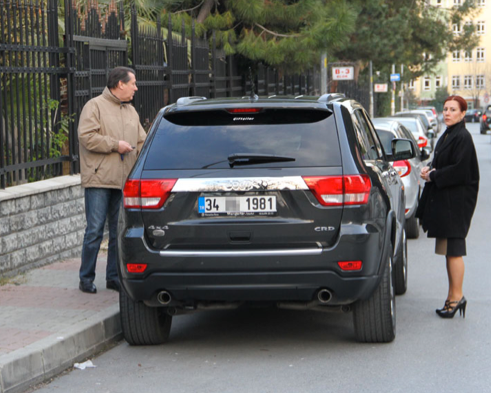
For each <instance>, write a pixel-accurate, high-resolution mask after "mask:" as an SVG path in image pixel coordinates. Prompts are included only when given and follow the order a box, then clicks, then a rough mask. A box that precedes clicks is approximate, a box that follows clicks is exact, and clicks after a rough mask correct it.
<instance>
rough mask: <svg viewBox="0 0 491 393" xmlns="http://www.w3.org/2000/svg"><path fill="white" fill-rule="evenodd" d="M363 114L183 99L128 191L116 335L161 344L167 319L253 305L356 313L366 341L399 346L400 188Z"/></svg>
mask: <svg viewBox="0 0 491 393" xmlns="http://www.w3.org/2000/svg"><path fill="white" fill-rule="evenodd" d="M392 152H393V154H392V155H387V154H386V153H384V150H383V148H382V146H381V144H380V141H379V139H378V137H377V135H376V133H375V130H374V128H373V126H372V124H371V122H370V120H369V118H368V115H367V113H366V111H365V110H364V108H363V107H362V106H361V105H360V104H359V103H357V102H356V101H353V100H350V99H347V98H345V97H344V96H343V95H341V94H334V95H333V94H325V95H323V96H322V97H320V98H317V97H300V98H294V97H277V96H273V97H269V98H258V97H257V96H253V97H243V98H229V99H211V100H208V99H205V98H202V97H187V98H180V99H179V100H178V101H177V103H176V104H172V105H169V106H167V107H165V108H163V109H162V110H161V111H160V112H159V113H158V115H157V116H156V119H155V121H154V123H153V125H152V127H151V129H150V131H149V134H148V137H147V139H146V141H145V144H144V146H143V149H142V152H141V154H140V156H139V158H138V160H137V162H136V164H135V166H134V168H133V170H132V172H131V173H130V175H129V177H128V179H127V181H126V184H125V187H124V191H123V194H124V198H123V200H124V207H123V208H122V209H121V213H120V220H119V227H118V233H119V234H118V270H119V275H120V278H121V285H122V290H121V291H120V311H121V313H120V314H121V322H122V329H123V335H124V337H125V339H126V340H127V341H128V343H130V344H132V345H147V344H159V343H163V342H165V341H166V340H167V339H168V336H169V331H170V326H171V321H172V318H173V315H175V314H179V313H186V312H194V311H196V310H211V309H232V308H237V307H241V306H247V305H250V304H254V305H256V304H262V305H275V306H277V307H280V308H287V309H311V310H319V311H329V310H340V311H344V312H348V311H350V310H352V311H353V320H354V330H355V336H356V338H357V339H358V340H359V341H363V342H389V341H392V340H393V339H394V337H395V304H396V303H395V294H396V293H397V294H402V293H404V292H405V291H406V288H407V241H406V233H405V230H404V224H405V212H404V209H405V205H404V201H405V194H404V187H403V182H402V180H401V179H400V177H399V176H398V175H397V172H396V171H395V169H394V168H393V167H392V166H391V165H390V162H392V161H398V160H404V159H411V158H413V157H414V156H415V154H416V152H415V151H414V146H413V144H412V142H411V141H409V140H407V139H403V140H401V139H394V140H393V141H392Z"/></svg>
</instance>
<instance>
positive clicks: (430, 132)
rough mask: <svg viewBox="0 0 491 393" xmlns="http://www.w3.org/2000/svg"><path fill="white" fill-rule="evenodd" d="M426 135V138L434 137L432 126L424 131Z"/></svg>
mask: <svg viewBox="0 0 491 393" xmlns="http://www.w3.org/2000/svg"><path fill="white" fill-rule="evenodd" d="M426 136H427V137H428V139H431V138H434V137H435V132H434V131H433V128H430V129H429V130H428V132H427V133H426Z"/></svg>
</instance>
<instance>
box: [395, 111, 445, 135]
mask: <svg viewBox="0 0 491 393" xmlns="http://www.w3.org/2000/svg"><path fill="white" fill-rule="evenodd" d="M401 113H404V112H398V114H401ZM406 113H419V114H422V115H425V116H426V118H427V119H428V121H429V122H430V124H431V127H432V128H433V130H434V132H435V134H438V133H439V132H440V123H439V121H438V117H437V116H435V115H434V114H433V112H432V111H431V110H430V109H413V110H410V111H407V112H406Z"/></svg>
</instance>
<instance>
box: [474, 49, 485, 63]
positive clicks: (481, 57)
mask: <svg viewBox="0 0 491 393" xmlns="http://www.w3.org/2000/svg"><path fill="white" fill-rule="evenodd" d="M485 59H486V49H485V48H477V49H476V60H477V61H485Z"/></svg>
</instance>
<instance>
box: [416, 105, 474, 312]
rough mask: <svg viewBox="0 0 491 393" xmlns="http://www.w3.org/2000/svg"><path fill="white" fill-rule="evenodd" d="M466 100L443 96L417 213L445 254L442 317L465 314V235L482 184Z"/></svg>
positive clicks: (422, 175) (424, 227)
mask: <svg viewBox="0 0 491 393" xmlns="http://www.w3.org/2000/svg"><path fill="white" fill-rule="evenodd" d="M466 110H467V102H466V101H465V100H464V99H463V98H462V97H460V96H450V97H448V98H447V99H446V100H445V104H444V107H443V120H444V122H445V124H446V125H447V129H446V131H445V133H444V134H443V135H442V136H441V137H440V139H439V140H438V143H437V145H436V147H435V152H434V156H433V161H432V163H431V164H430V166H428V167H425V168H423V169H422V170H421V178H423V179H424V180H426V184H425V187H424V190H423V194H422V195H421V199H420V204H419V207H418V210H417V212H416V216H417V217H418V218H419V219H420V221H421V224H422V226H423V230H424V231H425V232H426V231H428V237H435V238H436V246H435V252H436V253H437V254H440V255H445V257H446V260H447V274H448V283H449V289H448V296H447V300H446V301H445V305H444V306H443V308H441V309H437V310H436V312H437V314H438V315H439V316H440V317H442V318H453V316H454V315H455V313H456V312H457V310H460V314H461V315H462V313H463V315H464V318H465V308H466V306H467V300H466V299H465V297H464V295H463V292H462V286H463V282H464V270H465V267H464V260H463V258H462V257H463V256H464V255H466V246H465V238H466V236H467V233H468V231H469V227H470V225H471V219H472V215H473V213H474V209H475V207H476V202H477V193H478V190H479V166H478V163H477V155H476V149H475V147H474V142H473V140H472V136H471V134H470V133H469V131H467V129H466V128H465V122H464V115H465V111H466Z"/></svg>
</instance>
